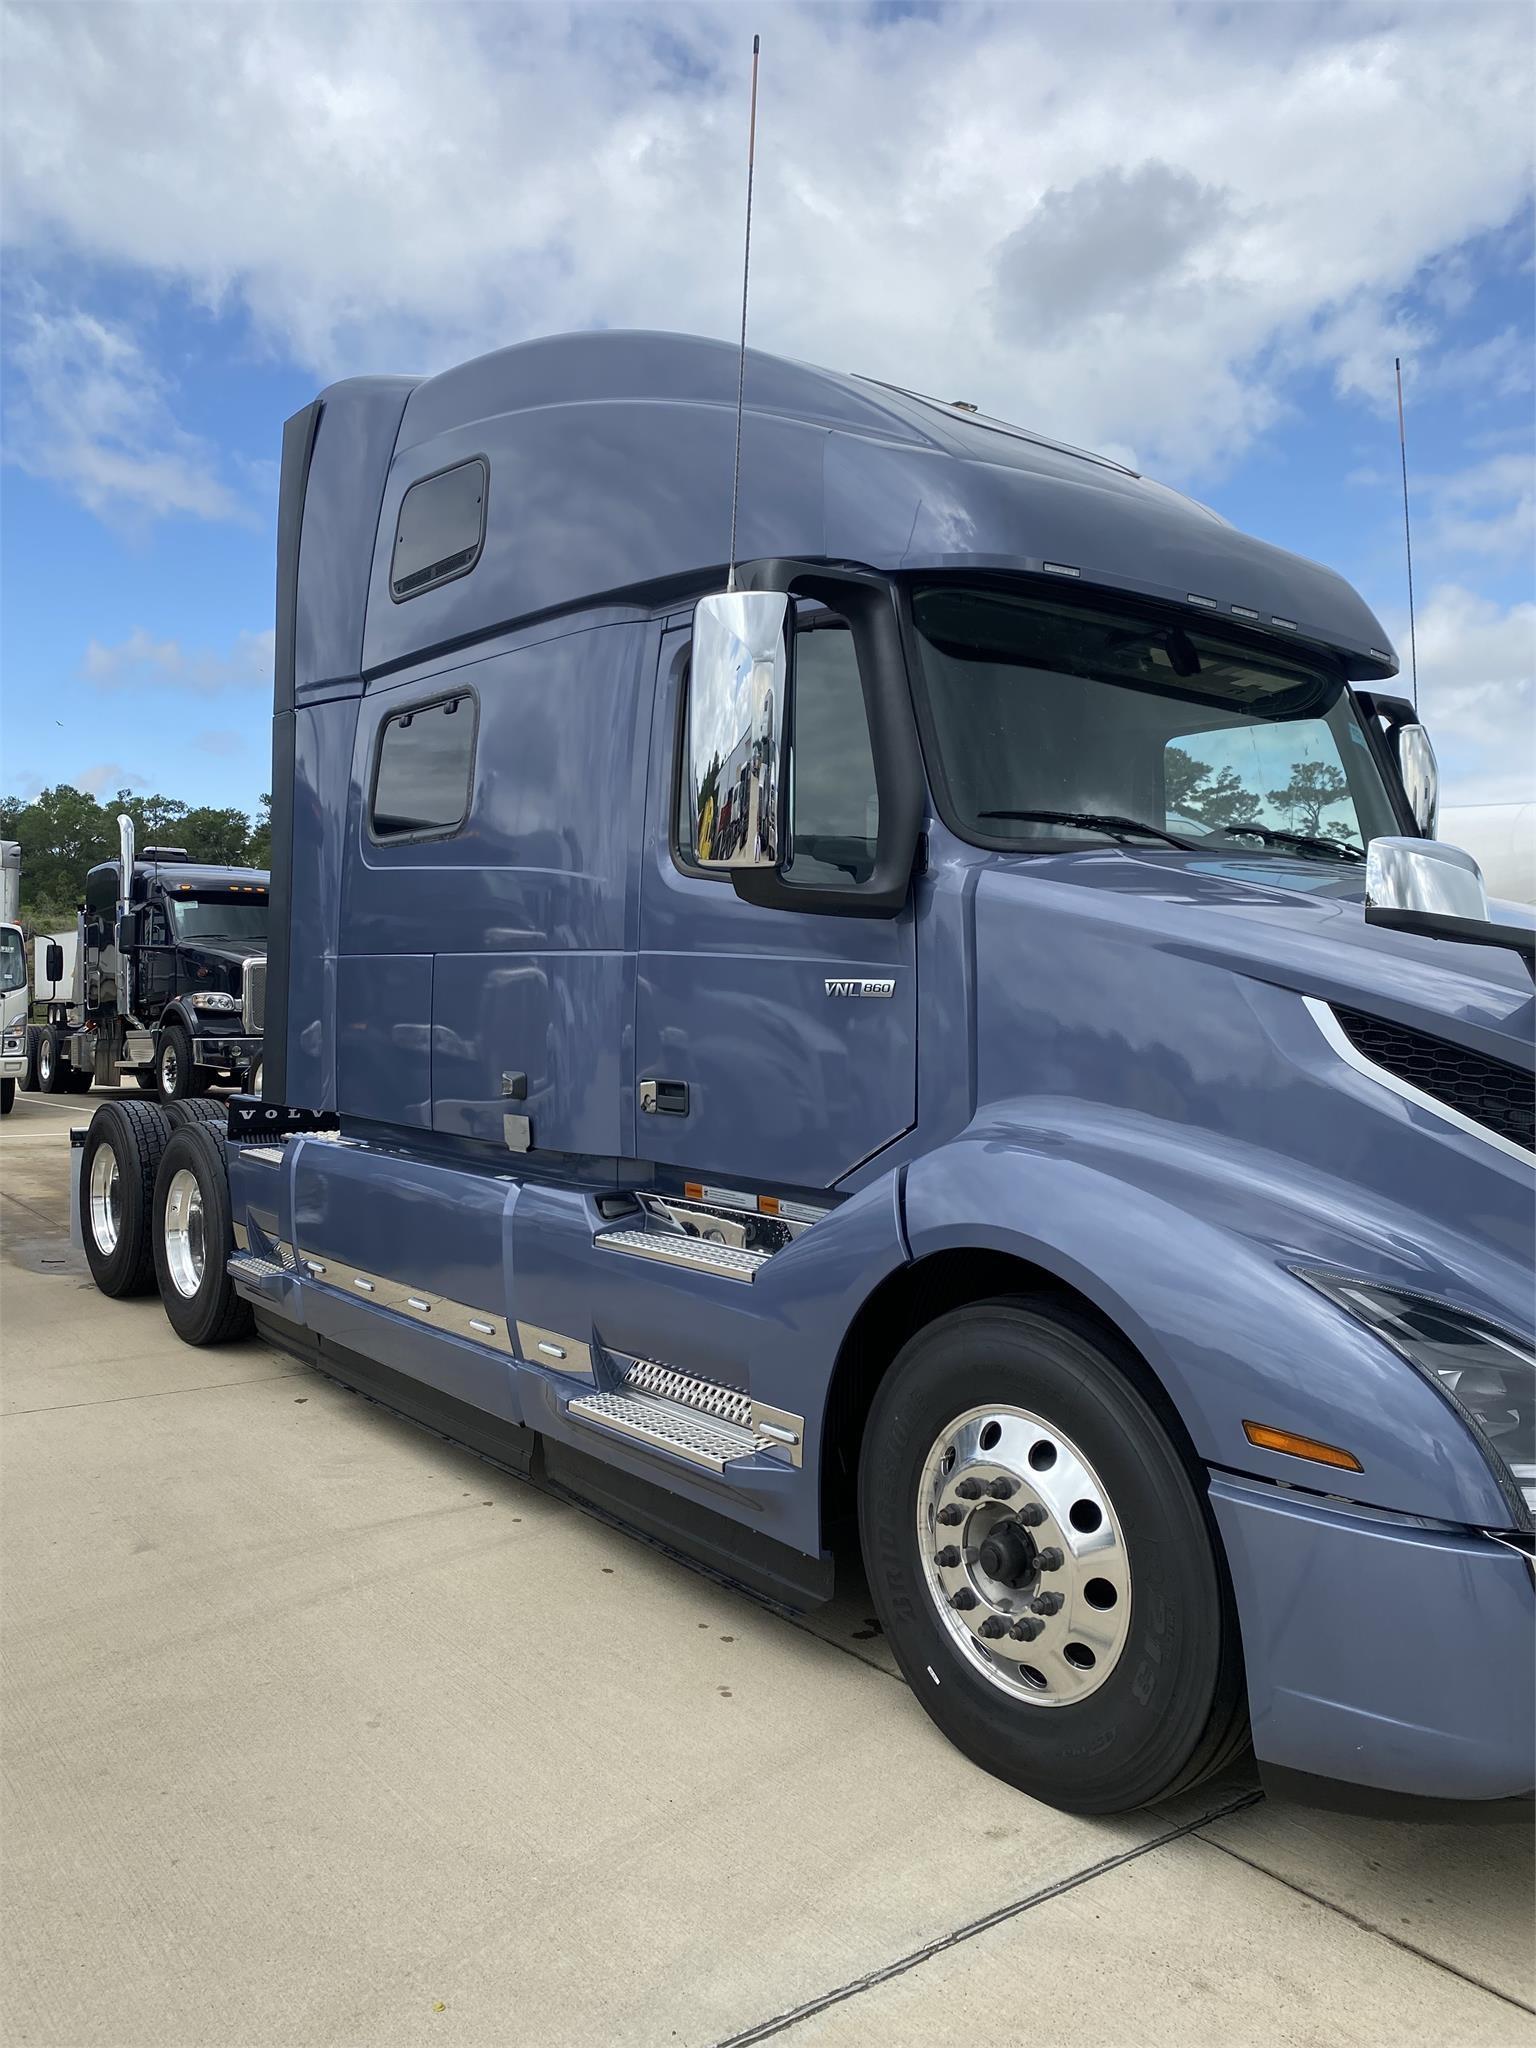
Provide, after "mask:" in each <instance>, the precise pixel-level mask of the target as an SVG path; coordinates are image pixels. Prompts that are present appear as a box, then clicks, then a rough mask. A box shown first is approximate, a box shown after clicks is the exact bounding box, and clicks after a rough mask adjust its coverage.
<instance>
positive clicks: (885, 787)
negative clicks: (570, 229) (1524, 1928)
mask: <svg viewBox="0 0 1536 2048" xmlns="http://www.w3.org/2000/svg"><path fill="white" fill-rule="evenodd" d="M736 377H737V357H736V353H735V351H734V350H732V349H730V348H728V347H726V346H724V345H722V344H718V343H714V342H710V341H703V340H694V339H688V338H685V337H679V336H670V335H656V334H598V335H581V336H575V337H567V338H563V339H556V340H546V341H537V342H530V343H527V344H525V345H523V346H519V347H515V348H509V349H505V350H502V351H500V352H498V353H495V354H492V355H489V356H486V357H483V358H481V359H480V360H478V361H475V362H470V363H467V364H465V365H464V366H463V367H461V368H458V369H455V370H451V371H449V372H447V373H446V374H444V375H441V376H437V377H433V378H430V379H427V380H425V381H417V380H411V379H406V378H391V377H369V378H360V379H354V380H351V381H348V382H345V383H341V384H337V385H335V386H333V387H332V388H331V389H329V390H328V391H326V392H325V393H324V394H323V395H322V396H321V397H319V398H318V399H316V400H315V402H314V403H313V404H312V405H310V406H309V407H307V408H306V409H305V410H304V411H303V412H301V413H300V414H298V415H297V416H296V417H295V418H294V419H292V420H290V421H289V422H288V425H287V428H286V431H285V436H284V442H283V461H282V480H281V495H280V511H279V537H278V548H279V557H278V594H277V655H276V702H275V710H274V725H273V760H274V766H273V781H272V789H273V827H274V829H273V854H272V909H271V928H270V938H269V953H268V964H267V971H266V975H265V978H264V983H263V978H262V976H261V974H260V971H259V969H258V970H257V972H256V973H255V974H253V975H252V976H250V977H249V980H248V987H247V998H246V999H247V1006H248V1010H250V1011H251V1014H250V1016H249V1028H251V1029H253V1030H257V1029H259V1030H260V1031H261V1032H262V1034H263V1043H264V1057H265V1068H264V1085H263V1090H262V1096H261V1099H260V1100H257V1099H255V1098H237V1100H236V1101H235V1103H234V1104H233V1106H232V1107H231V1109H230V1111H229V1116H228V1128H227V1130H226V1128H225V1126H224V1124H223V1123H218V1124H215V1123H212V1122H209V1121H207V1119H208V1117H209V1116H210V1115H213V1114H217V1112H210V1111H209V1110H208V1109H207V1107H206V1105H196V1104H186V1105H176V1106H174V1107H173V1108H172V1109H171V1110H170V1111H166V1110H164V1109H162V1108H160V1107H159V1106H158V1105H155V1104H152V1103H139V1102H120V1103H108V1104H104V1105H103V1106H102V1108H101V1109H99V1110H98V1112H97V1114H96V1116H95V1118H94V1120H93V1121H92V1123H91V1125H90V1127H89V1129H88V1130H86V1131H84V1132H80V1133H76V1134H75V1136H76V1145H77V1165H76V1180H77V1187H78V1197H77V1210H78V1218H79V1224H80V1229H81V1234H82V1239H83V1242H84V1245H85V1249H86V1252H87V1255H88V1257H89V1259H90V1262H91V1266H92V1270H93V1272H94V1273H95V1275H96V1278H97V1280H98V1283H99V1284H100V1285H102V1286H103V1287H105V1288H106V1289H107V1291H108V1292H112V1293H128V1292H133V1291H135V1290H141V1289H147V1288H151V1287H154V1286H156V1285H158V1287H159V1291H160V1293H161V1295H162V1298H163V1299H164V1301H165V1304H166V1308H167V1311H168V1313H169V1315H170V1318H171V1321H172V1323H173V1324H174V1326H175V1327H176V1329H177V1330H178V1332H179V1333H180V1334H181V1335H182V1336H184V1337H186V1338H187V1339H188V1340H189V1341H191V1342H194V1343H205V1342H215V1341H219V1340H221V1339H223V1338H227V1337H230V1336H233V1335H236V1334H239V1333H241V1332H243V1331H245V1330H248V1329H249V1328H251V1327H252V1324H253V1323H254V1327H255V1328H256V1330H258V1331H259V1332H260V1333H261V1334H262V1335H263V1336H264V1337H265V1338H267V1339H268V1340H269V1341H271V1342H273V1343H275V1344H278V1345H281V1346H283V1347H285V1348H287V1349H288V1350H289V1351H291V1352H293V1353H295V1354H296V1355H297V1356H299V1357H300V1358H303V1359H306V1360H308V1361H309V1362H310V1363H311V1364H313V1365H315V1366H317V1367H318V1368H319V1369H320V1370H322V1371H323V1372H326V1373H329V1374H331V1375H333V1376H335V1377H336V1378H339V1379H341V1380H343V1381H346V1382H348V1383H349V1384H351V1385H353V1386H356V1387H358V1388H360V1389H362V1390H363V1391H365V1392H366V1393H368V1394H369V1395H371V1396H373V1397H375V1398H376V1399H378V1400H380V1401H382V1402H384V1403H387V1404H388V1405H390V1406H391V1407H393V1408H394V1409H396V1410H398V1411H400V1412H401V1413H402V1414H403V1415H405V1416H408V1417H411V1418H414V1419H416V1420H418V1421H421V1422H425V1423H427V1424H429V1425H431V1426H433V1427H435V1428H437V1429H439V1430H441V1431H443V1432H444V1433H446V1434H448V1435H450V1436H452V1437H454V1438H455V1439H457V1440H459V1441H461V1442H463V1443H465V1444H468V1445H470V1446H472V1447H473V1448H475V1449H476V1450H478V1451H480V1452H482V1453H484V1454H485V1455H487V1456H489V1457H492V1458H494V1459H497V1460H499V1461H500V1462H501V1463H503V1464H504V1465H506V1466H508V1467H510V1468H512V1469H513V1470H515V1471H517V1472H519V1473H521V1474H524V1475H526V1477H528V1478H529V1479H530V1480H531V1481H533V1482H535V1483H537V1484H540V1485H543V1486H546V1487H549V1488H552V1489H556V1490H558V1491H560V1492H562V1493H564V1494H565V1495H567V1496H570V1497H574V1498H576V1499H579V1500H580V1501H583V1502H585V1503H588V1504H591V1505H592V1506H594V1507H595V1508H597V1509H598V1510H600V1511H601V1512H602V1513H603V1514H604V1515H606V1516H607V1517H608V1518H609V1519H610V1521H611V1522H612V1523H614V1524H617V1525H621V1526H623V1527H626V1528H628V1529H631V1530H633V1531H636V1532H638V1533H640V1534H642V1535H644V1536H646V1537H648V1538H649V1539H651V1540H653V1541H659V1542H662V1543H664V1544H666V1545H668V1546H670V1547H671V1548H672V1549H674V1550H675V1551H677V1552H680V1553H682V1554H684V1555H686V1556H687V1557H689V1558H691V1559H694V1560H696V1561H698V1562H699V1563H700V1564H702V1565H704V1566H705V1567H707V1568H710V1569H713V1570H714V1571H716V1572H719V1573H721V1574H724V1575H725V1576H727V1577H728V1578H730V1579H731V1580H733V1581H735V1582H737V1583H740V1584H743V1585H746V1586H748V1587H750V1588H752V1589H754V1590H755V1591H757V1592H758V1593H760V1594H763V1595H766V1596H768V1597H769V1598H771V1599H774V1600H777V1601H780V1602H782V1603H784V1604H786V1605H788V1606H791V1607H798V1608H804V1607H807V1606H810V1605H813V1604H815V1603H817V1602H820V1601H823V1600H825V1599H826V1598H827V1597H828V1596H829V1595H830V1594H831V1592H832V1589H833V1573H834V1560H835V1559H837V1558H841V1559H842V1561H843V1562H844V1564H845V1565H851V1566H854V1567H855V1568H856V1565H857V1561H858V1559H859V1558H860V1557H861V1558H862V1565H863V1569H864V1570H865V1572H866V1573H867V1575H868V1581H869V1586H870V1590H871V1593H872V1596H873V1599H874V1603H875V1607H876V1610H877V1611H878V1614H879V1617H880V1620H881V1623H882V1625H883V1627H884V1630H885V1632H886V1634H887V1636H888V1637H889V1640H890V1643H891V1646H892V1648H893V1650H894V1652H895V1655H896V1657H897V1659H898V1661H899V1663H900V1666H901V1669H902V1671H903V1672H904V1674H905V1675H906V1678H907V1680H908V1682H909V1683H910V1685H911V1687H912V1689H913V1691H914V1692H915V1694H916V1695H917V1697H918V1699H919V1700H920V1701H921V1703H922V1705H923V1707H924V1708H925V1709H926V1711H927V1712H928V1713H929V1714H930V1715H931V1716H932V1718H933V1720H934V1721H935V1722H936V1723H937V1725H938V1727H939V1728H940V1729H942V1730H943V1731H944V1733H945V1734H946V1735H947V1736H949V1737H950V1738H951V1739H952V1740H953V1741H954V1742H955V1743H956V1744H958V1745H959V1747H960V1748H961V1749H962V1750H963V1751H964V1752H965V1753H966V1754H967V1755H968V1756H970V1757H972V1758H973V1759H974V1760H975V1761H976V1762H977V1763H979V1764H980V1765H982V1766H983V1767H984V1768H986V1769H987V1770H989V1771H991V1772H994V1773H995V1774H996V1775H997V1776H999V1777H1000V1778H1003V1779H1005V1780H1007V1781H1009V1782H1010V1783H1012V1784H1014V1785H1016V1786H1019V1787H1021V1788H1023V1789H1024V1790H1025V1791H1027V1792H1029V1793H1031V1794H1033V1795H1035V1796H1037V1797H1039V1798H1041V1799H1044V1800H1048V1801H1051V1802H1053V1803H1054V1804H1056V1805H1059V1806H1061V1807H1064V1808H1069V1809H1073V1810H1076V1811H1080V1812H1100V1813H1102V1812H1113V1811H1119V1810H1125V1809H1129V1808H1135V1807H1140V1806H1144V1805H1147V1804H1149V1803H1151V1802H1154V1801H1157V1800H1160V1799H1164V1798H1166V1797H1168V1796H1169V1795H1171V1794H1173V1793H1175V1792H1177V1791H1180V1790H1183V1789H1186V1788H1188V1787H1190V1786H1192V1785H1194V1784H1196V1783H1198V1782H1199V1781H1200V1780H1201V1779H1202V1778H1204V1777H1207V1776H1209V1775H1211V1774H1212V1773H1214V1772H1216V1771H1217V1770H1219V1769H1221V1768H1223V1767H1224V1766H1225V1765H1226V1764H1228V1763H1229V1762H1230V1761H1231V1760H1232V1759H1233V1758H1234V1757H1236V1756H1238V1755H1240V1754H1241V1753H1242V1752H1243V1750H1244V1748H1245V1747H1246V1745H1248V1744H1249V1743H1250V1742H1251V1744H1252V1748H1253V1750H1254V1752H1255V1753H1256V1755H1257V1759H1258V1762H1259V1766H1260V1768H1261V1771H1262V1773H1263V1776H1264V1778H1265V1781H1266V1783H1268V1784H1270V1785H1273V1786H1277V1787H1287V1788H1289V1789H1290V1790H1292V1791H1293V1792H1300V1793H1303V1794H1307V1795H1310V1796H1316V1797H1327V1798H1332V1799H1335V1800H1338V1801H1342V1802H1344V1803H1349V1802H1351V1801H1365V1802H1367V1803H1369V1802H1379V1803H1383V1804H1385V1805H1387V1806H1389V1807H1392V1808H1395V1809H1399V1810H1408V1809H1409V1808H1410V1807H1411V1806H1412V1804H1413V1802H1416V1801H1417V1802H1425V1803H1426V1804H1425V1805H1424V1808H1423V1810H1426V1811H1428V1812H1430V1813H1433V1814H1439V1815H1448V1814H1450V1813H1452V1812H1461V1811H1463V1810H1467V1811H1470V1810H1472V1809H1473V1808H1474V1806H1475V1808H1476V1809H1477V1810H1479V1811H1483V1812H1489V1811H1498V1810H1502V1807H1503V1804H1504V1802H1507V1801H1510V1800H1513V1799H1519V1798H1522V1797H1525V1796H1527V1795H1528V1794H1529V1793H1530V1790H1531V1786H1532V1780H1533V1775H1536V1773H1533V1759H1532V1750H1533V1732H1532V1690H1533V1686H1532V1673H1533V1662H1536V1637H1533V1583H1532V1573H1533V1566H1532V1533H1531V1532H1532V1505H1533V1501H1536V1457H1533V1434H1532V1433H1533V1413H1536V1403H1533V1395H1536V1382H1533V1372H1536V1366H1533V1348H1532V1275H1531V1247H1532V1224H1533V1152H1532V1017H1533V1007H1532V973H1531V944H1532V940H1531V934H1530V931H1529V930H1528V929H1520V928H1518V927H1517V926H1516V925H1515V924H1514V923H1513V922H1511V921H1510V920H1509V913H1507V912H1505V911H1500V910H1499V909H1498V908H1497V906H1496V907H1495V910H1494V913H1493V915H1492V916H1491V917H1490V915H1489V912H1488V909H1487V905H1486V902H1485V899H1484V896H1483V890H1482V884H1481V880H1480V877H1479V876H1478V873H1477V870H1476V868H1475V865H1474V864H1473V863H1472V862H1471V861H1470V859H1469V858H1468V857H1466V856H1464V855H1459V854H1457V853H1456V852H1455V850H1454V849H1451V848H1446V847H1443V846H1441V845H1440V844H1439V843H1438V842H1436V840H1435V839H1434V836H1433V833H1434V766H1433V754H1432V751H1431V749H1430V747H1429V745H1428V742H1427V739H1426V737H1425V734H1424V732H1423V730H1422V728H1421V727H1420V726H1419V724H1418V722H1417V719H1416V717H1415V714H1414V711H1413V707H1412V706H1411V705H1410V704H1408V703H1407V702H1406V701H1405V699H1404V698H1403V697H1402V696H1401V695H1400V694H1398V693H1397V692H1396V691H1395V690H1394V689H1393V688H1392V677H1393V675H1394V673H1395V671H1396V662H1395V658H1394V656H1393V653H1392V650H1391V647H1390V645H1389V642H1388V640H1387V638H1386V635H1385V634H1384V633H1383V631H1382V628H1381V626H1380V625H1379V624H1378V622H1377V621H1376V619H1375V618H1374V617H1373V616H1372V615H1371V613H1370V611H1369V610H1368V608H1367V607H1366V606H1365V604H1364V603H1363V602H1362V601H1361V600H1360V598H1359V597H1358V596H1357V595H1356V594H1355V593H1354V591H1352V590H1351V589H1350V588H1349V586H1348V585H1347V584H1345V583H1344V582H1343V581H1342V580H1341V579H1340V578H1339V577H1338V576H1336V575H1334V574H1333V573H1331V572H1330V571H1329V570H1327V569H1324V568H1321V567H1318V566H1317V565H1315V564H1313V563H1311V562H1308V561H1304V560H1301V559H1299V558H1297V557H1295V556H1292V555H1290V554H1287V553H1284V552H1282V551H1281V550H1280V549H1278V548H1275V547H1272V546H1269V545H1267V544H1265V543H1263V542H1260V541H1257V540H1254V539H1250V538H1249V537H1247V536H1245V535H1243V534H1241V533H1239V532H1237V531H1235V530H1234V529H1233V528H1232V527H1231V526H1230V525H1228V524H1227V523H1226V522H1225V521H1224V520H1222V519H1221V518H1219V517H1217V516H1216V515H1214V514H1213V513H1211V512H1210V511H1208V510H1206V509H1205V508H1203V507H1202V506H1200V505H1198V504H1195V503H1192V502H1191V501H1189V500H1188V499H1186V498H1184V497H1181V496H1179V495H1178V494H1176V493H1174V492H1172V491H1169V490H1167V489H1164V488H1162V487H1160V486H1158V485H1157V484H1155V483H1152V482H1150V481H1149V480H1147V479H1146V478H1145V477H1142V476H1140V475H1137V474H1135V473H1133V472H1132V471H1131V470H1129V469H1128V468H1126V467H1123V466H1122V465H1120V464H1119V463H1116V462H1113V461H1108V460H1104V459H1101V458H1099V457H1096V456H1093V455H1090V454H1085V453H1082V452H1079V451H1077V450H1073V449H1069V448H1065V447H1062V446H1059V445H1056V444H1054V443H1052V442H1050V441H1048V440H1045V439H1042V438H1041V437H1039V436H1036V435H1033V434H1029V433H1025V432H1022V431H1020V430H1018V429H1016V428H1012V427H1010V426H1008V425H1006V424H1004V423H1002V422H999V421H993V420H989V419H986V418H983V417H981V416H979V415H977V414H976V413H974V412H973V411H971V410H970V409H968V408H959V407H956V406H952V405H946V404H942V403H937V402H935V401H932V400H929V399H926V398H923V397H920V396H918V395H916V394H914V393H911V392H907V391H903V390H898V389H894V388H891V387H889V386H886V385H883V384H880V383H876V382H872V381H867V380H862V379H859V378H856V377H845V376H840V375H832V374H829V373H826V372H823V371H821V370H817V369H812V368H808V367H805V366H802V365H799V364H795V363H790V362H785V361H779V360H776V359H773V358H771V357H768V356H765V355H761V354H753V355H751V356H750V357H749V358H748V359H747V366H746V381H745V415H744V421H743V430H742V444H741V462H740V500H739V547H738V548H737V549H736V550H735V553H736V555H738V556H739V560H730V561H728V559H727V554H728V550H729V548H730V540H729V536H730V533H731V516H732V486H733V446H734V439H735V433H736V426H737V421H736V398H737V389H736ZM578 1625H579V1624H578Z"/></svg>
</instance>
